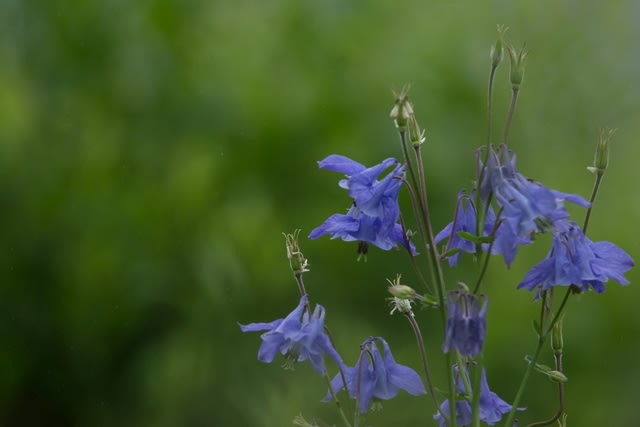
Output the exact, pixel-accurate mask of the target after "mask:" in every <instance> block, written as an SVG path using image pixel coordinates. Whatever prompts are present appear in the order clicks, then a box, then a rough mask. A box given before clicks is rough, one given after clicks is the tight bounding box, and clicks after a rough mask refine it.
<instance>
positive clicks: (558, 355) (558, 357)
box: [527, 353, 564, 427]
mask: <svg viewBox="0 0 640 427" xmlns="http://www.w3.org/2000/svg"><path fill="white" fill-rule="evenodd" d="M554 358H555V361H556V371H559V372H562V353H555V354H554ZM558 403H559V405H558V410H557V411H556V413H555V414H554V415H553V416H552V417H551V418H549V419H547V420H543V421H538V422H535V423H533V424H529V425H528V426H527V427H541V426H547V425H549V424H552V423H553V422H555V421H556V420H557V419H559V418H560V417H561V416H562V413H563V412H564V383H558Z"/></svg>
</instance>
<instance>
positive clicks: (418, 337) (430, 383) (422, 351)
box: [404, 311, 449, 420]
mask: <svg viewBox="0 0 640 427" xmlns="http://www.w3.org/2000/svg"><path fill="white" fill-rule="evenodd" d="M404 315H405V317H406V318H407V320H408V321H409V323H410V324H411V327H412V328H413V332H414V334H415V335H416V341H417V343H418V350H420V359H421V360H422V367H423V368H424V375H425V378H426V380H427V387H428V389H429V394H430V395H431V400H432V401H433V404H434V405H435V407H436V410H437V411H438V412H440V415H442V417H443V418H444V419H445V420H448V419H449V417H448V416H447V415H445V414H444V412H443V411H442V409H440V404H439V403H438V399H437V398H436V394H435V392H434V388H433V381H432V380H431V371H430V370H429V360H428V359H427V352H426V350H425V348H424V340H423V339H422V333H421V332H420V326H418V322H416V319H415V317H414V316H413V312H412V311H410V312H408V313H404Z"/></svg>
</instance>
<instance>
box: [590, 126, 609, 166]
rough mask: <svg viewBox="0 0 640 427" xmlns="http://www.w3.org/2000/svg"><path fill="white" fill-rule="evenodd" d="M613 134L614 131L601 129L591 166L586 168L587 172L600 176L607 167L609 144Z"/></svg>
mask: <svg viewBox="0 0 640 427" xmlns="http://www.w3.org/2000/svg"><path fill="white" fill-rule="evenodd" d="M614 133H616V129H603V130H602V132H600V140H598V145H597V146H596V152H595V155H594V157H593V166H590V167H588V168H587V169H589V171H591V172H593V173H600V174H602V173H604V171H605V170H606V169H607V166H609V144H610V143H611V137H612V136H613V134H614Z"/></svg>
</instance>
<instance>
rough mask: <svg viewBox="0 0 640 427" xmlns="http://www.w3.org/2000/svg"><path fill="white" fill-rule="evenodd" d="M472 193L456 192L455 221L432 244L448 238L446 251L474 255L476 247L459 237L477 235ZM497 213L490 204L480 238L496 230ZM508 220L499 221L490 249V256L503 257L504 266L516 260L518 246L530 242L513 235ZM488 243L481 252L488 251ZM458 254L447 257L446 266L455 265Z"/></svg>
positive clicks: (469, 241)
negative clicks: (461, 235)
mask: <svg viewBox="0 0 640 427" xmlns="http://www.w3.org/2000/svg"><path fill="white" fill-rule="evenodd" d="M472 198H473V193H472V194H471V195H470V196H466V195H465V194H464V191H461V192H459V193H458V197H457V203H456V213H455V219H454V220H453V221H452V222H450V223H449V224H447V226H446V227H445V228H443V229H442V231H440V232H439V233H438V234H437V235H436V237H435V242H436V243H440V242H441V241H442V240H444V239H445V238H448V242H447V246H446V249H445V251H449V250H453V249H458V250H459V251H460V252H467V253H470V254H473V253H475V252H476V245H475V243H474V242H472V241H471V240H468V239H465V238H464V237H460V236H459V234H458V233H459V232H465V233H469V234H471V235H475V234H476V218H477V217H476V215H477V214H476V208H475V205H474V203H473V201H472ZM496 220H497V218H496V214H495V212H494V211H493V208H492V207H491V205H489V208H488V209H487V215H486V218H485V223H484V227H483V233H482V236H483V237H487V236H489V235H491V233H492V232H494V228H495V227H496ZM507 221H508V220H507V219H505V218H502V217H501V219H500V224H498V226H497V229H496V230H495V235H494V241H493V245H492V246H491V254H492V255H502V256H503V257H504V261H505V264H507V266H509V265H511V263H512V262H513V260H514V259H515V256H516V253H517V248H518V245H524V244H528V243H531V240H530V239H528V238H524V237H519V236H518V235H516V234H515V233H514V231H513V229H512V227H511V226H510V225H509V224H505V223H506V222H507ZM488 247H489V244H486V243H485V244H482V245H481V248H482V249H483V250H485V251H486V250H488ZM460 252H458V253H455V254H453V255H451V256H449V257H448V261H449V265H450V266H452V267H453V266H455V265H456V264H457V263H458V260H459V258H460Z"/></svg>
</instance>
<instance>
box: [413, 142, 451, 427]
mask: <svg viewBox="0 0 640 427" xmlns="http://www.w3.org/2000/svg"><path fill="white" fill-rule="evenodd" d="M413 148H414V151H415V156H416V163H417V165H418V177H419V180H418V181H419V184H420V200H421V202H422V211H423V213H424V215H423V217H422V220H423V221H424V226H425V230H426V234H427V239H428V248H427V250H428V252H429V254H428V255H429V256H428V258H429V260H430V262H431V266H432V267H433V268H435V272H436V274H435V276H436V286H435V289H436V295H437V297H438V304H439V305H440V307H441V309H440V310H438V311H439V312H440V318H441V320H442V328H443V329H444V328H446V324H447V315H446V312H445V304H444V294H445V292H446V287H445V282H444V274H443V272H442V263H441V262H440V257H439V256H438V248H437V247H436V245H435V242H434V238H433V229H432V227H431V218H430V216H429V202H428V199H427V189H426V181H425V178H424V165H423V162H422V155H421V153H420V145H414V146H413ZM432 271H433V270H432ZM445 359H446V360H445V363H446V367H447V376H448V379H449V413H450V417H449V427H457V422H456V415H455V407H456V382H455V375H454V372H453V368H452V364H451V353H447V354H446V357H445Z"/></svg>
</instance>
